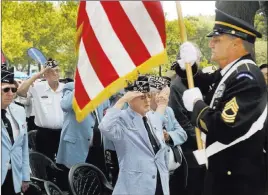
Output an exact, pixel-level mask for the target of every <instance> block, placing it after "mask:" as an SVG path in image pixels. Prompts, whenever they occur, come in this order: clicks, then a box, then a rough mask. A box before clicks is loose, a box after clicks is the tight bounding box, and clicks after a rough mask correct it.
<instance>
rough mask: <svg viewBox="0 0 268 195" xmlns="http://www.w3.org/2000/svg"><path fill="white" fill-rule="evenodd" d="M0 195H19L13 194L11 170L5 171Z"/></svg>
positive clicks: (17, 194)
mask: <svg viewBox="0 0 268 195" xmlns="http://www.w3.org/2000/svg"><path fill="white" fill-rule="evenodd" d="M1 194H2V195H20V192H19V193H15V190H14V185H13V177H12V170H8V171H7V176H6V178H5V181H4V183H3V185H2V187H1Z"/></svg>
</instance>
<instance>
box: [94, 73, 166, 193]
mask: <svg viewBox="0 0 268 195" xmlns="http://www.w3.org/2000/svg"><path fill="white" fill-rule="evenodd" d="M149 89H150V88H149V83H148V78H147V77H145V76H140V77H139V78H138V80H137V81H136V82H135V83H134V85H132V86H129V87H128V88H127V90H128V92H127V93H126V94H125V95H124V96H123V97H121V98H120V99H119V100H118V101H117V103H116V104H115V105H114V107H113V108H110V109H108V111H107V113H106V115H105V116H104V118H103V119H102V122H101V123H100V125H99V129H100V130H101V131H102V133H103V134H104V135H105V136H106V137H107V138H108V139H110V140H112V141H113V143H114V145H115V150H116V153H117V156H118V161H119V175H118V180H117V183H116V185H115V188H114V191H113V194H124V195H128V194H129V195H130V194H144V195H145V194H148V195H149V194H150V195H154V194H156V195H162V194H165V195H169V186H168V182H169V172H168V151H167V147H166V144H165V139H164V135H163V128H162V127H163V119H164V117H163V113H164V112H165V109H166V107H167V104H168V95H169V88H165V89H164V90H163V91H162V92H161V93H160V94H159V96H160V97H159V101H158V107H157V109H156V112H155V113H154V114H153V115H150V116H147V115H146V113H147V112H148V111H149V110H150V98H151V94H150V93H149ZM125 103H128V104H129V107H128V108H127V109H126V110H121V108H122V107H123V106H124V104H125Z"/></svg>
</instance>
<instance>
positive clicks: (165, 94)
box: [155, 87, 170, 106]
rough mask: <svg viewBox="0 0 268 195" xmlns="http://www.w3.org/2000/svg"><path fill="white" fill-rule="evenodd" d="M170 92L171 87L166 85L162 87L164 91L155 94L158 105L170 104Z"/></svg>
mask: <svg viewBox="0 0 268 195" xmlns="http://www.w3.org/2000/svg"><path fill="white" fill-rule="evenodd" d="M169 94H170V88H169V87H165V88H164V89H162V91H160V93H159V94H156V96H155V101H156V104H157V106H160V105H165V106H167V105H168V100H169Z"/></svg>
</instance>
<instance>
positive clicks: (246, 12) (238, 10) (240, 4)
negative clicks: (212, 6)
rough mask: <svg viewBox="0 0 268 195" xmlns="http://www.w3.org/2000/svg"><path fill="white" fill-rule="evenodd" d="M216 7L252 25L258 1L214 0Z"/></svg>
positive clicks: (257, 8)
mask: <svg viewBox="0 0 268 195" xmlns="http://www.w3.org/2000/svg"><path fill="white" fill-rule="evenodd" d="M216 8H217V9H219V10H222V11H224V12H225V13H227V14H230V15H232V16H234V17H237V18H240V19H242V20H244V21H246V22H248V23H250V24H251V25H252V26H254V17H255V14H256V12H257V11H258V10H259V8H260V6H259V2H258V1H216Z"/></svg>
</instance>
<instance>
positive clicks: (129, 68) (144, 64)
mask: <svg viewBox="0 0 268 195" xmlns="http://www.w3.org/2000/svg"><path fill="white" fill-rule="evenodd" d="M77 49H78V65H77V69H76V75H75V95H74V102H73V108H74V110H75V112H76V118H77V120H78V121H82V120H83V119H84V118H85V117H86V116H87V114H88V113H89V112H91V111H93V110H94V109H95V108H96V107H97V106H98V105H100V104H101V103H102V102H103V101H105V100H107V99H108V98H109V97H110V96H111V95H113V94H114V93H116V92H117V91H119V90H120V89H122V88H123V87H125V86H126V85H127V81H133V80H134V79H136V78H137V76H138V73H147V72H149V71H151V69H152V68H153V67H156V66H158V65H160V64H164V63H166V62H167V54H166V32H165V17H164V13H163V9H162V5H161V2H159V1H81V2H80V5H79V9H78V19H77Z"/></svg>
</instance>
